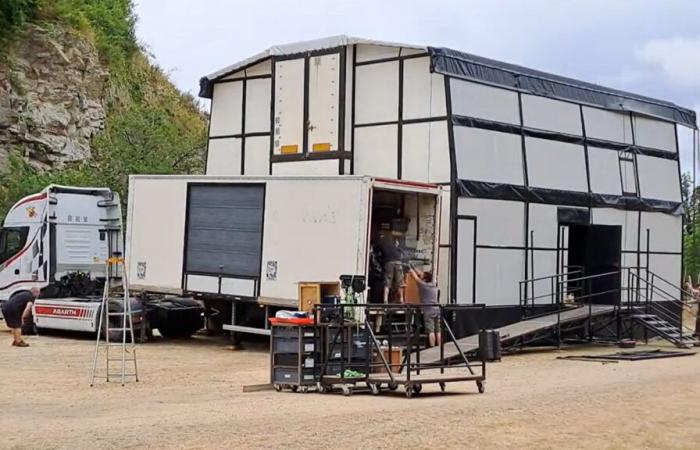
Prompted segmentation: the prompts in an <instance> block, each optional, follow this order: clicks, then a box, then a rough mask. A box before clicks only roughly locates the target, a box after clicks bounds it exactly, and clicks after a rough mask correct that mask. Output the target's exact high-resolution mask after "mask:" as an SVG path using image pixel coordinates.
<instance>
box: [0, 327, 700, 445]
mask: <svg viewBox="0 0 700 450" xmlns="http://www.w3.org/2000/svg"><path fill="white" fill-rule="evenodd" d="M0 329H2V325H0ZM0 338H1V339H2V341H1V342H0V360H1V361H2V364H1V365H0V379H1V380H2V381H1V382H0V392H1V393H0V410H1V411H2V415H0V430H2V440H1V441H0V442H1V443H0V448H8V447H9V448H92V449H102V448H145V447H148V448H168V449H172V448H202V449H204V448H206V449H210V448H231V447H240V448H281V447H289V448H302V447H304V448H326V449H327V448H329V447H332V448H437V447H450V448H452V447H461V448H465V447H470V448H507V447H514V448H515V447H517V448H538V449H541V448H557V449H560V448H596V449H620V448H689V449H690V448H697V447H698V442H700V427H699V426H698V425H697V424H698V422H699V420H700V412H699V409H700V408H699V407H698V406H699V405H698V403H700V382H699V381H700V380H699V378H700V356H691V357H684V358H675V359H666V360H655V361H638V362H620V363H617V364H600V363H595V362H580V361H562V360H557V359H556V357H557V356H563V355H573V354H599V353H609V352H612V351H615V349H614V348H603V347H587V348H586V347H578V348H568V349H566V350H561V351H556V350H550V351H528V352H524V353H521V354H518V355H514V356H509V357H506V358H505V359H504V360H503V362H500V363H494V364H490V365H489V366H488V381H487V388H486V393H485V394H483V395H480V394H478V393H477V391H476V387H475V385H474V383H461V384H453V385H448V386H447V393H446V394H444V395H441V394H440V393H439V388H438V387H437V386H424V388H423V394H421V396H420V397H417V398H414V399H410V400H409V399H406V398H405V397H404V395H403V393H402V392H401V389H399V391H397V392H395V393H392V394H386V395H381V396H372V395H370V394H360V393H357V394H355V395H353V396H351V397H343V396H342V395H333V394H330V395H320V394H316V393H308V394H294V393H291V392H290V393H276V392H273V391H264V392H256V393H243V392H242V387H243V385H248V384H257V383H266V382H267V381H268V377H269V370H268V361H269V360H268V355H267V349H266V348H265V345H263V344H258V345H253V344H249V345H248V346H246V347H245V349H243V350H238V351H232V350H230V349H229V348H228V347H227V343H226V341H225V340H223V339H212V338H205V337H197V338H194V339H191V340H187V341H179V342H165V341H160V342H153V343H149V344H146V345H143V346H140V347H139V350H138V351H139V363H140V367H139V368H140V372H141V378H142V380H141V381H140V382H139V383H131V384H128V385H127V386H126V387H122V386H121V385H120V384H119V383H110V384H105V383H104V382H100V383H98V384H97V385H96V386H95V387H93V388H90V387H89V374H90V364H91V358H92V349H93V342H92V340H91V339H89V338H86V337H82V338H81V337H79V336H39V337H35V336H33V337H29V338H28V342H29V343H30V344H31V346H30V347H29V348H13V347H10V345H9V342H10V336H9V333H6V332H0Z"/></svg>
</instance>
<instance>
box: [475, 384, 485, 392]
mask: <svg viewBox="0 0 700 450" xmlns="http://www.w3.org/2000/svg"><path fill="white" fill-rule="evenodd" d="M476 387H477V388H478V389H479V394H483V393H484V391H486V384H485V383H484V382H483V381H477V382H476Z"/></svg>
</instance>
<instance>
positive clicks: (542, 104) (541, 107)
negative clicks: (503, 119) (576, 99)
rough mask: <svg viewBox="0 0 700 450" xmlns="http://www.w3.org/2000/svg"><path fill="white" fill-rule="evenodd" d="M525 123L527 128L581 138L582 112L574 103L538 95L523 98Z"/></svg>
mask: <svg viewBox="0 0 700 450" xmlns="http://www.w3.org/2000/svg"><path fill="white" fill-rule="evenodd" d="M522 102H523V122H524V125H525V126H526V127H532V128H539V129H542V130H549V131H558V132H560V133H567V134H575V135H577V136H581V135H582V134H583V132H582V130H581V111H580V109H579V106H578V105H576V104H574V103H567V102H562V101H559V100H553V99H549V98H546V97H539V96H536V95H526V94H523V96H522Z"/></svg>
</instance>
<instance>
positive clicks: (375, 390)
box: [367, 383, 382, 395]
mask: <svg viewBox="0 0 700 450" xmlns="http://www.w3.org/2000/svg"><path fill="white" fill-rule="evenodd" d="M367 384H368V386H369V390H370V391H372V394H373V395H379V394H380V393H381V392H382V388H381V386H380V384H379V383H367Z"/></svg>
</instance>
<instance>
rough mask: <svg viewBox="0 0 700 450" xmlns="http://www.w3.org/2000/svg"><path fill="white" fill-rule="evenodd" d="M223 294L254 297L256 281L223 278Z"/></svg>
mask: <svg viewBox="0 0 700 450" xmlns="http://www.w3.org/2000/svg"><path fill="white" fill-rule="evenodd" d="M188 276H190V275H188ZM221 293H222V294H226V295H242V296H245V297H253V296H254V295H255V280H247V279H242V278H222V279H221Z"/></svg>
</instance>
